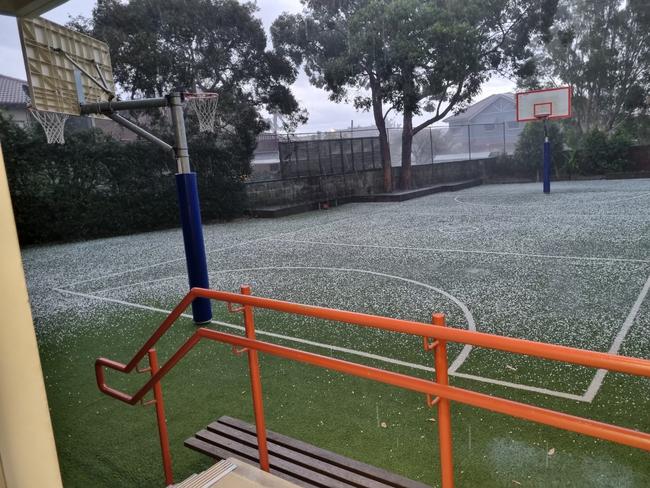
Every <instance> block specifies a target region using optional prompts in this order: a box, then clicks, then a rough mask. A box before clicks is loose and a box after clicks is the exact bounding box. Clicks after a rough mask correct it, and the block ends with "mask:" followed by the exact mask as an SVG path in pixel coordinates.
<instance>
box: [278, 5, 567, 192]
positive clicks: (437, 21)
mask: <svg viewBox="0 0 650 488" xmlns="http://www.w3.org/2000/svg"><path fill="white" fill-rule="evenodd" d="M304 4H305V10H304V12H303V14H298V15H288V14H283V15H282V16H281V17H279V18H278V19H277V20H276V21H275V22H274V24H273V27H272V35H273V43H274V46H275V48H276V49H277V50H278V51H279V52H282V53H285V54H286V55H288V56H289V57H290V58H291V59H292V60H293V61H294V62H295V63H296V64H297V65H298V64H301V63H303V62H304V66H305V71H306V72H307V74H308V75H309V76H310V79H311V81H312V83H313V84H314V85H316V86H319V87H322V88H325V89H326V90H328V91H329V92H330V98H331V99H332V100H334V101H341V100H344V99H346V98H349V97H350V96H351V95H350V93H353V94H354V95H352V99H353V101H354V104H355V106H356V107H357V108H360V109H366V110H372V112H373V116H374V119H375V124H376V125H377V128H378V129H379V137H380V140H381V148H382V158H383V162H384V183H385V187H386V188H385V189H386V190H389V189H390V186H391V181H390V148H389V146H388V138H387V134H386V127H385V119H386V116H387V114H388V113H389V112H390V111H391V110H396V111H399V112H401V113H402V117H403V131H402V154H401V160H402V172H401V182H400V183H401V185H400V186H401V187H402V188H409V187H410V185H411V151H412V142H413V137H414V136H415V135H416V134H417V133H419V132H420V131H422V130H423V129H425V128H426V127H428V126H430V125H431V124H433V123H435V122H437V121H439V120H441V119H443V118H444V117H446V116H447V114H449V113H450V112H451V111H456V112H458V111H460V110H462V109H463V108H464V107H465V106H466V105H467V104H468V103H469V102H470V101H471V100H472V98H473V97H474V96H475V95H476V94H477V93H478V92H479V89H480V86H481V83H482V82H483V81H485V80H486V79H487V78H488V77H489V76H490V75H491V74H492V73H495V72H497V71H504V70H507V69H508V70H519V69H520V68H521V67H522V66H525V65H524V64H523V62H522V61H523V60H525V59H526V58H527V57H528V56H529V55H530V53H529V51H528V50H527V49H526V46H527V44H528V41H529V39H530V36H531V34H532V33H541V34H544V33H545V32H546V31H547V30H548V28H549V26H550V24H551V22H552V19H553V14H554V12H555V7H556V4H557V0H489V1H479V0H465V1H463V2H449V1H443V0H439V1H428V2H423V1H421V0H350V1H336V2H332V1H331V0H306V1H305V2H304ZM424 113H428V116H427V118H426V120H424V121H423V122H422V123H420V124H418V125H416V126H414V125H413V118H414V117H415V116H418V115H422V114H424Z"/></svg>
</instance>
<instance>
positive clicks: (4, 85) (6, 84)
mask: <svg viewBox="0 0 650 488" xmlns="http://www.w3.org/2000/svg"><path fill="white" fill-rule="evenodd" d="M27 102H29V96H28V95H27V82H26V81H25V80H19V79H17V78H12V77H10V76H4V75H0V105H26V104H27Z"/></svg>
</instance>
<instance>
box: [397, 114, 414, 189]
mask: <svg viewBox="0 0 650 488" xmlns="http://www.w3.org/2000/svg"><path fill="white" fill-rule="evenodd" d="M412 149H413V114H412V113H411V111H410V110H406V109H405V110H404V122H403V128H402V172H401V174H400V184H399V186H400V189H402V190H408V189H410V188H411V152H412Z"/></svg>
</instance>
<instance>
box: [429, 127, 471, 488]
mask: <svg viewBox="0 0 650 488" xmlns="http://www.w3.org/2000/svg"><path fill="white" fill-rule="evenodd" d="M468 127H469V126H468ZM432 323H433V325H434V326H436V327H445V325H446V320H445V314H443V313H435V314H433V316H432ZM433 351H434V360H435V369H436V382H437V383H438V384H441V385H448V384H449V376H448V374H447V342H446V341H441V340H438V341H436V344H435V346H434V349H433ZM437 403H438V439H439V442H440V470H441V478H442V488H453V486H454V460H453V447H452V439H451V405H450V401H449V400H448V399H446V398H440V399H439V400H438V402H437Z"/></svg>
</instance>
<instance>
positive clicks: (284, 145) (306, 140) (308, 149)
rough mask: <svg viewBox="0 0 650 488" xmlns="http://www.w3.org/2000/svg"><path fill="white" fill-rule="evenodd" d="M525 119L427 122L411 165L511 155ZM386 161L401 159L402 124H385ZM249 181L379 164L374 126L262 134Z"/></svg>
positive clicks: (414, 145)
mask: <svg viewBox="0 0 650 488" xmlns="http://www.w3.org/2000/svg"><path fill="white" fill-rule="evenodd" d="M523 126H524V124H522V123H518V122H502V123H494V124H473V125H452V126H449V127H429V128H426V129H424V130H422V131H420V132H418V133H417V134H416V135H415V136H414V137H413V142H412V146H411V161H412V164H414V165H418V164H436V163H444V162H448V161H464V160H472V159H483V158H487V157H491V156H496V155H500V154H513V153H514V149H515V146H516V144H517V141H518V139H519V136H520V134H521V131H522V130H523ZM388 142H389V145H390V155H391V162H392V165H393V166H400V165H401V161H402V129H401V128H390V129H388ZM252 166H253V173H252V175H251V179H252V180H253V181H265V180H277V179H286V178H295V177H302V176H317V175H334V174H345V173H350V172H355V171H364V170H369V169H378V168H381V154H380V149H379V131H378V130H377V129H374V128H359V129H348V130H339V131H331V132H315V133H294V134H268V133H267V134H261V135H260V136H259V137H258V144H257V149H256V150H255V158H254V160H253V163H252Z"/></svg>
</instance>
